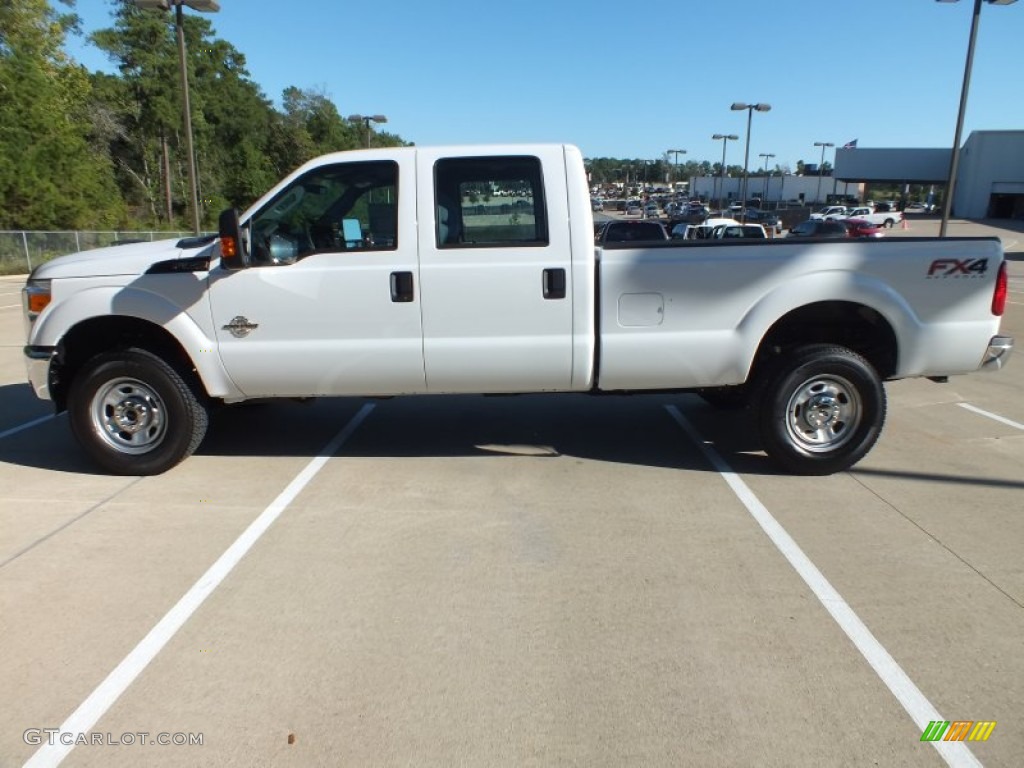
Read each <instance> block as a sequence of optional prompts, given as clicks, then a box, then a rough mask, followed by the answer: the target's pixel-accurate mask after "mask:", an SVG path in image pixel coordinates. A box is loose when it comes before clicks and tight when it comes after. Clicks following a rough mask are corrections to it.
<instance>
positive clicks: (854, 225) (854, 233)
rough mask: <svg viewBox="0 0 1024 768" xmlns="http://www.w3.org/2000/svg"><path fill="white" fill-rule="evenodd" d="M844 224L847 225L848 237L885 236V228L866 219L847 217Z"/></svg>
mask: <svg viewBox="0 0 1024 768" xmlns="http://www.w3.org/2000/svg"><path fill="white" fill-rule="evenodd" d="M843 224H845V225H846V235H847V237H864V238H874V237H885V230H883V229H882V228H881V227H879V226H878V225H876V224H872V223H871V222H870V221H867V220H866V219H846V220H845V221H843Z"/></svg>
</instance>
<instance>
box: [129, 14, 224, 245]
mask: <svg viewBox="0 0 1024 768" xmlns="http://www.w3.org/2000/svg"><path fill="white" fill-rule="evenodd" d="M172 5H173V6H174V9H175V16H174V26H175V28H176V31H177V36H178V59H179V62H180V64H181V105H182V106H181V111H182V115H183V120H184V122H185V149H186V151H187V152H188V185H189V191H190V192H191V193H192V229H193V231H194V232H195V234H197V235H198V234H199V185H198V183H197V182H196V150H195V146H194V145H193V142H192V110H191V108H190V107H189V103H188V63H187V60H186V59H185V15H184V13H183V11H182V6H184V5H187V6H188V7H189V8H191V9H192V10H193V11H199V12H201V13H216V12H217V11H219V10H220V4H219V3H217V0H135V6H136V7H137V8H142V9H144V10H148V11H169V10H170V9H171V6H172Z"/></svg>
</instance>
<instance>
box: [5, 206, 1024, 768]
mask: <svg viewBox="0 0 1024 768" xmlns="http://www.w3.org/2000/svg"><path fill="white" fill-rule="evenodd" d="M923 226H924V225H922V228H923ZM964 226H965V227H966V226H968V225H967V224H966V223H965V225H964ZM969 226H971V227H973V226H975V225H969ZM977 226H979V227H980V226H984V227H988V226H989V225H987V224H985V225H977ZM904 231H907V230H904ZM907 232H908V234H922V233H923V232H915V223H914V222H911V229H910V230H909V231H907ZM986 232H987V230H986ZM893 234H894V235H895V234H896V233H895V232H894V233H893ZM954 234H956V231H954ZM998 236H1000V237H1003V238H1004V245H1006V246H1007V250H1008V252H1010V253H1011V254H1015V253H1017V252H1018V251H1022V252H1024V246H1018V245H1016V244H1015V243H1014V242H1013V241H1014V238H1015V235H1014V234H1013V232H1010V231H1006V232H1003V231H1000V234H999V235H998ZM1010 272H1011V295H1010V302H1011V303H1010V305H1009V310H1008V312H1007V315H1006V317H1005V318H1004V323H1003V328H1004V331H1005V332H1006V333H1009V334H1010V335H1013V336H1015V337H1016V338H1017V339H1018V343H1019V340H1020V339H1022V338H1024V263H1022V262H1021V261H1020V260H1018V259H1014V260H1013V261H1011V263H1010ZM19 287H20V282H19V280H17V279H2V280H0V392H2V397H0V531H3V536H2V537H0V654H2V656H3V658H5V659H6V660H8V661H7V663H6V664H4V665H2V667H0V690H2V691H4V694H5V695H3V696H0V723H2V724H3V728H2V729H0V765H2V766H7V765H21V764H23V763H25V762H26V761H28V760H30V759H34V760H36V762H35V763H32V764H34V765H55V764H56V763H57V762H59V760H60V759H61V758H64V762H63V764H64V765H70V766H79V765H81V766H93V765H95V766H122V765H123V766H135V765H142V764H145V765H157V766H159V765H183V764H185V765H227V766H256V765H267V766H270V765H274V766H278V765H295V766H309V765H353V766H355V765H360V766H361V765H456V764H457V765H516V766H520V765H553V764H581V765H607V766H620V765H716V766H717V765H728V766H733V765H736V766H739V765H758V766H861V765H880V766H889V765H892V766H896V765H898V766H914V765H920V766H937V765H943V764H944V763H945V762H948V763H949V764H951V765H976V764H978V763H981V764H984V765H986V766H1017V765H1019V764H1020V756H1021V755H1022V754H1024V653H1022V650H1024V564H1022V563H1024V559H1022V558H1021V544H1022V542H1024V515H1022V514H1021V510H1022V508H1024V504H1022V499H1024V493H1022V491H1024V472H1022V471H1021V468H1022V467H1024V398H1022V397H1021V393H1022V391H1024V366H1022V365H1021V364H1020V360H1012V361H1011V363H1010V365H1009V366H1008V367H1007V368H1006V369H1005V370H1003V371H1001V372H999V373H997V374H993V375H987V374H986V375H982V374H977V375H973V376H967V377H958V378H954V379H952V380H951V381H950V383H948V384H933V383H930V382H927V381H918V380H913V381H903V382H895V383H892V384H890V385H888V387H887V388H888V391H889V398H890V407H889V418H888V423H887V425H886V428H885V431H884V433H883V436H882V439H881V440H880V442H879V443H878V445H877V446H876V447H875V449H874V450H873V451H872V453H871V454H869V455H868V457H867V458H866V459H865V460H863V461H862V462H861V463H860V464H859V465H857V466H856V467H855V468H853V469H852V470H851V471H848V472H844V473H840V474H837V475H834V476H831V477H825V478H797V477H789V476H785V475H780V474H778V473H777V472H776V471H775V470H774V469H773V467H772V466H771V465H770V464H769V463H768V462H767V460H766V459H765V457H764V456H763V455H762V454H761V453H760V452H759V450H758V446H757V444H756V440H755V439H754V437H753V431H752V428H751V425H750V423H749V417H748V416H745V415H743V414H736V413H723V412H719V411H715V410H713V409H711V408H709V407H708V406H706V405H705V404H703V402H702V401H700V400H699V399H698V398H696V397H695V396H691V395H672V396H653V395H645V396H633V397H619V398H613V397H607V398H605V397H588V396H583V395H546V396H525V397H507V398H483V397H451V398H438V397H424V398H404V399H395V400H388V401H380V402H364V401H362V400H329V401H319V402H315V403H310V404H296V403H290V402H289V403H272V404H262V405H253V406H245V407H235V408H228V409H224V410H222V411H219V412H218V413H216V414H215V416H214V418H213V422H212V425H211V430H210V433H209V436H208V438H207V440H206V442H205V443H204V444H203V445H202V446H201V447H200V449H199V451H198V453H197V454H196V455H195V456H194V457H192V458H190V459H189V460H188V461H186V462H184V463H183V464H182V465H180V466H179V467H177V468H175V469H174V470H172V471H171V472H168V473H166V474H164V475H161V476H159V477H150V478H120V477H108V476H104V475H100V474H97V473H96V472H95V470H94V469H93V468H92V467H91V466H90V465H89V464H88V463H87V462H86V461H85V459H84V458H83V456H82V454H81V453H80V451H79V450H78V448H77V446H76V445H75V444H74V442H73V440H72V438H71V436H70V433H69V429H68V425H67V421H66V418H65V417H63V416H57V417H53V418H51V417H50V416H49V410H48V409H47V407H46V404H44V403H41V402H38V401H37V400H35V398H34V397H33V396H32V394H31V393H30V391H29V389H28V386H27V384H25V383H24V381H25V379H24V367H23V364H22V361H21V355H20V349H21V344H22V343H23V340H22V326H21V313H20V310H19V309H18V307H17V305H18V297H17V290H18V288H19ZM9 305H10V306H9ZM933 719H942V720H949V721H954V720H961V721H964V720H973V721H995V722H996V723H997V725H996V727H995V728H994V730H993V731H992V734H991V736H990V738H989V739H988V741H986V742H983V743H969V744H967V745H964V744H940V746H939V747H938V748H937V747H936V746H935V745H933V744H930V743H926V742H922V741H921V740H920V737H921V733H922V730H923V728H924V727H926V726H927V724H928V721H930V720H933ZM73 726H74V727H73ZM60 727H64V728H65V729H66V730H69V731H71V730H76V727H81V729H82V730H84V731H87V732H88V736H89V737H90V738H93V737H96V736H99V737H100V739H101V740H103V741H104V742H105V743H103V744H98V743H96V744H83V745H79V746H76V747H75V748H74V749H73V750H67V749H59V748H53V749H50V748H47V747H46V745H45V742H46V734H45V733H43V734H42V735H41V736H39V735H36V734H35V733H34V731H31V730H30V729H37V730H41V729H47V728H51V729H53V728H60ZM27 731H28V733H26V732H27ZM143 732H144V733H146V734H147V736H145V737H139V736H138V735H137V734H139V733H143ZM160 733H170V734H182V733H183V734H193V735H194V734H201V736H202V742H203V743H202V745H197V744H193V745H173V744H171V745H150V744H149V743H148V742H150V741H152V740H154V739H155V736H156V735H157V734H160ZM126 735H131V738H130V739H126V738H125V736H126ZM128 740H131V741H133V742H134V743H131V744H127V743H123V742H125V741H128ZM40 741H41V742H42V744H40V743H38V742H40ZM110 741H118V742H122V743H118V744H110V743H106V742H110ZM57 742H58V743H57V747H59V746H60V743H59V742H60V740H59V738H58V739H57ZM139 742H142V743H139ZM33 756H35V757H33Z"/></svg>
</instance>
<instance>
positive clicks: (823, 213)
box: [810, 205, 849, 219]
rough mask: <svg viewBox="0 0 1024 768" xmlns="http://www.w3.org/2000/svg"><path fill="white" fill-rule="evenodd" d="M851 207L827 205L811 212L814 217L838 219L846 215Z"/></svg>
mask: <svg viewBox="0 0 1024 768" xmlns="http://www.w3.org/2000/svg"><path fill="white" fill-rule="evenodd" d="M848 210H849V209H848V208H847V207H846V206H845V205H826V206H825V207H824V208H821V209H819V210H817V211H815V212H814V213H812V214H811V216H810V218H812V219H836V218H843V217H845V216H846V212H847V211H848Z"/></svg>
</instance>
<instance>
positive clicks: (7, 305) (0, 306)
mask: <svg viewBox="0 0 1024 768" xmlns="http://www.w3.org/2000/svg"><path fill="white" fill-rule="evenodd" d="M20 306H21V304H0V309H14V308H15V307H20Z"/></svg>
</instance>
